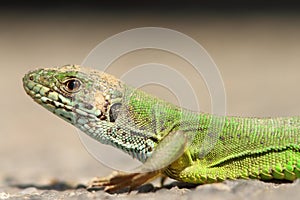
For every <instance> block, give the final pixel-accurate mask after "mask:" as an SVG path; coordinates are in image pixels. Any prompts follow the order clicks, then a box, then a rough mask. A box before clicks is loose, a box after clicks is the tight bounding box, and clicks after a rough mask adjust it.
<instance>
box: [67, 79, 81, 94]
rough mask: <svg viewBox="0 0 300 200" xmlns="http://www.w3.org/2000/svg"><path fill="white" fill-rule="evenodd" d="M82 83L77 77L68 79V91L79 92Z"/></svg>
mask: <svg viewBox="0 0 300 200" xmlns="http://www.w3.org/2000/svg"><path fill="white" fill-rule="evenodd" d="M80 86H81V83H80V81H78V80H76V79H70V80H68V81H66V88H67V90H68V92H78V91H79V89H80Z"/></svg>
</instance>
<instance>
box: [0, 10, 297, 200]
mask: <svg viewBox="0 0 300 200" xmlns="http://www.w3.org/2000/svg"><path fill="white" fill-rule="evenodd" d="M299 24H300V15H295V14H289V13H279V14H276V13H273V14H272V13H271V14H263V13H262V12H261V13H246V14H240V15H238V14H229V13H227V14H223V15H222V14H218V15H215V14H214V13H210V14H207V13H206V14H205V13H192V14H190V15H185V14H177V15H162V14H160V15H159V14H151V13H150V12H149V13H147V14H143V13H142V12H140V13H136V14H133V13H126V14H124V15H122V14H116V13H110V12H104V13H81V14H78V12H63V11H57V12H55V13H51V12H49V11H48V12H47V11H40V12H38V11H37V12H35V13H26V12H18V13H17V12H15V13H12V12H2V13H1V17H0V27H1V29H0V44H1V45H0V65H1V68H0V70H1V71H0V76H1V78H0V91H1V100H0V102H1V120H0V124H1V125H0V138H1V139H0V158H1V161H0V199H6V198H8V197H11V198H16V199H23V198H25V197H26V198H29V199H39V198H43V199H58V198H61V199H94V198H99V199H102V198H107V199H112V198H117V197H119V198H120V199H127V198H132V199H140V198H146V199H154V198H157V197H164V199H170V197H174V199H198V197H203V198H204V197H207V198H211V199H221V198H222V199H226V198H228V199H240V197H241V198H245V199H256V198H257V197H266V198H265V199H267V198H269V199H283V198H287V196H289V197H288V198H289V199H296V196H298V197H299V195H300V184H299V181H297V182H296V183H294V184H281V185H274V184H272V183H262V182H259V181H233V182H230V181H229V182H225V183H220V184H212V185H205V186H198V187H192V188H190V187H188V186H186V187H183V188H182V187H180V184H179V185H178V184H177V185H176V184H174V183H173V184H174V186H173V187H172V185H169V187H165V188H163V189H155V188H153V186H152V185H146V186H144V187H142V188H141V189H140V192H138V191H134V192H132V193H131V194H130V195H129V196H128V195H127V194H118V195H116V194H115V195H110V194H107V193H105V192H103V191H98V192H96V193H89V192H87V191H85V190H84V189H82V188H81V187H80V184H86V183H87V181H88V180H90V179H91V178H92V177H94V176H96V175H97V176H106V175H108V174H109V173H110V172H111V171H112V170H111V169H110V168H107V167H105V166H104V165H102V164H101V163H99V162H98V161H97V160H95V159H94V158H93V157H92V156H91V155H90V154H89V153H88V152H87V151H86V149H85V148H84V146H83V145H82V144H81V142H80V139H79V137H78V134H77V131H76V129H75V128H73V127H72V126H71V125H69V124H67V123H65V122H64V121H62V120H61V119H59V118H57V117H56V116H54V115H52V114H51V113H49V112H48V111H46V110H44V109H43V108H42V107H40V106H38V105H37V104H36V103H34V102H33V101H32V100H31V99H30V98H29V97H28V96H27V95H26V94H25V92H24V91H23V88H22V77H23V75H24V74H25V73H26V72H27V71H29V70H32V69H34V68H36V67H38V66H41V67H51V66H59V65H64V64H68V63H74V64H80V63H82V61H83V59H84V58H85V57H86V56H87V54H88V53H89V52H90V51H91V50H92V49H93V48H94V47H95V46H96V45H97V44H98V43H100V42H101V41H103V40H104V39H106V38H108V37H110V36H112V35H114V34H117V33H119V32H121V31H125V30H128V29H131V28H135V27H142V26H158V27H166V28H171V29H175V30H177V31H180V32H182V33H185V34H187V35H189V36H190V37H192V38H194V39H195V40H196V41H198V42H199V43H200V44H202V46H204V47H205V49H206V50H207V51H208V52H209V53H210V55H211V57H212V58H213V59H214V61H215V63H216V64H217V66H218V68H219V71H220V73H221V75H222V78H223V80H224V84H225V88H226V95H227V113H228V114H230V115H242V116H259V117H263V116H289V115H299V113H300V106H299V102H300V93H299V92H298V86H299V85H300V78H299V74H300V67H299V64H300V38H299V35H300V26H299ZM173 58H174V56H172V55H169V54H167V53H164V52H163V53H162V52H159V51H144V52H136V53H132V54H129V55H127V56H124V57H122V58H121V59H119V60H117V61H116V62H115V63H113V64H112V66H111V68H110V70H109V71H110V73H112V74H115V75H116V76H119V75H120V74H122V73H124V71H126V70H128V69H130V67H132V66H136V65H138V64H142V63H144V62H150V61H152V62H162V63H165V64H168V65H170V66H172V67H174V68H176V69H178V70H181V71H182V73H183V74H185V75H187V76H189V75H190V76H191V78H190V80H191V82H192V84H193V86H194V87H195V89H196V90H197V91H199V94H198V95H199V97H200V98H201V108H202V109H203V110H204V111H207V112H209V111H210V108H211V105H210V99H209V96H208V92H207V89H206V88H205V85H204V84H203V80H199V79H197V77H194V76H193V71H190V69H189V68H188V65H187V64H186V63H185V62H183V61H182V60H180V59H178V58H176V59H173ZM197 80H198V82H199V83H198V82H197ZM201 82H202V83H201ZM145 90H147V91H149V92H151V91H152V92H153V93H154V94H156V95H158V96H160V97H162V98H166V99H168V97H169V96H168V95H165V94H166V92H164V91H163V90H160V89H157V88H155V87H154V88H152V89H151V87H149V88H145ZM170 98H172V97H170ZM171 101H172V100H171ZM169 183H170V182H169ZM154 186H157V184H156V185H154ZM77 187H78V188H77ZM76 188H77V189H76ZM147 191H148V192H147ZM149 191H150V192H149ZM255 191H256V192H255ZM271 197H272V198H271Z"/></svg>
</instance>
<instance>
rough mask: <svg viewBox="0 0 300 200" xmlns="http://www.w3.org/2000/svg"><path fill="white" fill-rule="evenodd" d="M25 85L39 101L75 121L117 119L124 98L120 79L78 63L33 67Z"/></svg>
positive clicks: (50, 109)
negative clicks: (83, 66)
mask: <svg viewBox="0 0 300 200" xmlns="http://www.w3.org/2000/svg"><path fill="white" fill-rule="evenodd" d="M23 86H24V89H25V91H26V92H27V94H28V95H29V96H31V97H32V98H33V99H34V100H35V101H36V102H37V103H39V104H41V105H42V106H44V107H45V108H46V109H48V110H49V111H51V112H53V113H54V114H56V115H58V116H59V117H61V118H63V119H64V120H66V121H68V122H70V123H72V124H76V123H78V120H81V121H82V124H86V123H88V122H90V121H95V120H102V121H107V122H109V121H114V120H115V118H116V112H117V109H118V105H119V101H120V99H121V98H122V92H121V90H122V83H121V82H120V81H119V80H118V79H116V78H115V77H113V76H111V75H108V74H106V73H103V72H99V71H96V70H92V69H88V68H82V67H80V66H78V65H65V66H62V67H58V68H45V69H37V70H34V71H32V72H29V73H28V74H26V75H25V76H24V78H23Z"/></svg>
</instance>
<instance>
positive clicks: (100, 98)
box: [95, 91, 106, 113]
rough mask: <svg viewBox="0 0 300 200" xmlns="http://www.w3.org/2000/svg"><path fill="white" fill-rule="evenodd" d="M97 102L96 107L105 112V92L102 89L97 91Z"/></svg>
mask: <svg viewBox="0 0 300 200" xmlns="http://www.w3.org/2000/svg"><path fill="white" fill-rule="evenodd" d="M95 102H96V105H95V106H96V107H97V108H98V109H99V110H101V111H102V113H104V112H105V104H106V101H105V97H104V96H103V93H102V92H100V91H97V92H95Z"/></svg>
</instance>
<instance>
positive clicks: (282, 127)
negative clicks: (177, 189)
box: [23, 65, 300, 190]
mask: <svg viewBox="0 0 300 200" xmlns="http://www.w3.org/2000/svg"><path fill="white" fill-rule="evenodd" d="M23 85H24V88H25V90H26V92H27V94H28V95H30V96H31V97H32V98H33V99H34V100H35V101H36V102H37V103H39V104H40V105H42V106H44V107H45V108H46V109H48V110H49V111H51V112H53V113H54V114H56V115H57V116H59V117H61V118H62V119H64V120H66V121H67V122H69V123H71V124H73V125H74V126H76V127H77V128H79V129H80V130H82V131H83V132H85V133H86V134H88V135H89V136H91V137H92V138H94V139H95V140H97V141H99V142H101V143H104V144H109V145H112V146H114V147H116V148H118V149H121V150H122V151H124V152H126V153H128V154H129V155H131V156H132V157H134V158H136V159H138V160H140V161H141V162H142V163H144V164H145V166H146V167H145V169H146V171H143V172H137V173H132V174H121V175H116V176H114V177H112V178H109V179H97V180H96V181H94V183H93V186H105V187H106V189H108V190H118V189H120V188H123V187H128V186H129V187H131V188H134V187H137V186H139V185H141V184H143V183H144V182H147V181H149V180H151V179H153V178H155V177H157V176H160V175H165V176H168V177H171V178H174V179H176V180H179V181H183V182H188V183H196V184H204V183H213V182H220V181H223V180H226V179H239V178H244V179H250V178H252V179H261V180H270V179H280V180H282V179H284V180H290V181H292V180H295V179H297V178H300V117H299V116H295V117H279V118H248V117H233V116H225V117H221V116H215V115H211V114H207V113H195V112H191V111H188V110H185V109H183V108H179V107H177V106H175V105H172V104H170V103H168V102H166V101H163V100H161V99H158V98H156V97H154V96H151V95H149V94H147V93H145V92H143V91H140V90H138V89H135V88H132V87H130V86H127V85H126V84H124V83H123V82H121V81H120V80H118V79H116V78H115V77H113V76H111V75H108V74H105V73H103V72H99V71H96V70H92V69H87V68H83V67H80V66H77V65H67V66H63V67H59V68H45V69H38V70H35V71H33V72H30V73H28V74H27V75H25V76H24V78H23ZM145 169H144V170H145Z"/></svg>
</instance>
